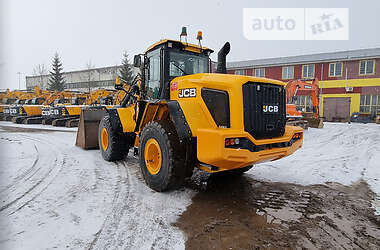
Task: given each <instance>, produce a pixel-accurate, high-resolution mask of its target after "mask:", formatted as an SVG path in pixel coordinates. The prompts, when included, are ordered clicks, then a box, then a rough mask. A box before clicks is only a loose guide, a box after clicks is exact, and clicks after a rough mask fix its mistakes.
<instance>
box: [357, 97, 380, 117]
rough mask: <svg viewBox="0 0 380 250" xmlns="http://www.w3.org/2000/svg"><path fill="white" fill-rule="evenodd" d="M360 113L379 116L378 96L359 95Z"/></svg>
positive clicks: (379, 99)
mask: <svg viewBox="0 0 380 250" xmlns="http://www.w3.org/2000/svg"><path fill="white" fill-rule="evenodd" d="M360 112H363V113H370V114H375V113H376V114H380V95H361V96H360Z"/></svg>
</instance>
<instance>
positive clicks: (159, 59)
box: [76, 28, 303, 191]
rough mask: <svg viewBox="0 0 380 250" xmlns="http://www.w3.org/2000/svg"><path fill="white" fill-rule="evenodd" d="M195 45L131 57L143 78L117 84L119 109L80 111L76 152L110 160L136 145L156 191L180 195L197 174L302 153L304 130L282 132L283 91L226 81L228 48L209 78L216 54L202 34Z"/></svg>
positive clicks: (256, 82)
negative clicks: (95, 152) (84, 150)
mask: <svg viewBox="0 0 380 250" xmlns="http://www.w3.org/2000/svg"><path fill="white" fill-rule="evenodd" d="M181 35H186V28H183V30H182V34H181ZM197 39H198V40H199V45H195V44H190V43H188V42H187V41H186V42H181V41H176V40H169V39H166V40H161V41H159V42H156V43H154V44H153V45H152V46H150V47H149V48H148V49H147V50H146V52H145V53H144V54H140V55H136V56H135V57H134V66H135V67H139V68H140V69H141V75H140V74H139V75H137V76H136V78H135V80H134V81H133V82H132V83H131V86H130V87H129V88H128V89H124V88H123V86H122V85H121V84H120V83H119V82H117V84H116V86H115V87H116V89H120V90H124V91H125V93H126V95H125V97H124V99H123V101H122V102H121V104H120V105H119V106H116V107H113V108H104V109H102V110H93V111H91V110H87V111H86V112H84V110H83V111H82V114H81V120H80V123H79V129H78V133H77V141H76V145H78V146H80V147H83V148H96V147H97V146H98V145H99V147H100V151H101V154H102V157H103V158H104V159H105V160H107V161H117V160H123V159H124V158H125V156H126V155H127V154H128V152H129V149H130V148H132V147H133V146H138V155H139V163H140V168H141V172H142V176H143V177H144V180H145V182H146V184H147V185H148V186H149V187H150V188H152V189H154V190H156V191H165V190H168V189H175V188H178V187H179V186H181V185H182V183H183V181H184V179H185V178H186V177H188V176H191V175H192V172H193V168H194V167H198V168H200V169H202V170H204V171H207V172H211V173H215V172H221V171H227V172H229V173H235V174H238V173H243V172H245V171H247V170H249V169H250V168H252V166H253V164H256V163H260V162H265V161H274V160H277V159H280V158H282V157H285V156H288V155H290V154H292V153H294V152H295V151H296V150H297V149H299V148H301V146H302V142H303V129H302V128H300V127H295V126H288V125H286V90H285V87H284V85H285V84H284V83H283V82H281V81H277V80H271V79H267V78H258V77H251V76H240V75H229V74H226V72H227V70H226V55H227V54H228V53H229V51H230V44H229V43H228V42H227V43H226V44H225V45H224V46H223V47H222V49H221V50H220V51H219V53H218V65H217V71H216V73H210V72H211V65H210V58H209V55H210V54H211V53H212V52H213V51H212V50H211V49H209V48H207V47H204V46H202V45H201V39H202V33H201V32H198V37H197ZM99 120H100V122H99ZM96 133H97V134H98V142H95V141H94V137H95V134H96Z"/></svg>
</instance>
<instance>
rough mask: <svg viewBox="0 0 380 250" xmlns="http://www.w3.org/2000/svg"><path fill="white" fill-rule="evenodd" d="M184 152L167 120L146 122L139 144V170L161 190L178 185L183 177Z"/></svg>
mask: <svg viewBox="0 0 380 250" xmlns="http://www.w3.org/2000/svg"><path fill="white" fill-rule="evenodd" d="M183 155H184V152H183V150H181V147H180V142H179V139H178V136H177V133H176V130H175V127H174V126H173V124H172V123H171V122H170V121H159V122H155V121H154V122H149V123H148V124H147V125H146V126H145V127H144V129H143V131H142V134H141V139H140V143H139V160H140V168H141V173H142V175H143V177H144V180H145V182H146V184H147V185H148V186H149V187H150V188H152V189H153V190H156V191H159V192H162V191H166V190H169V189H175V188H178V187H180V186H181V185H182V184H183V182H184V179H185V175H186V169H185V165H184V163H183Z"/></svg>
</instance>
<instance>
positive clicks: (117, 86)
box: [115, 77, 123, 90]
mask: <svg viewBox="0 0 380 250" xmlns="http://www.w3.org/2000/svg"><path fill="white" fill-rule="evenodd" d="M115 89H117V90H120V89H123V84H122V83H121V80H120V77H116V80H115Z"/></svg>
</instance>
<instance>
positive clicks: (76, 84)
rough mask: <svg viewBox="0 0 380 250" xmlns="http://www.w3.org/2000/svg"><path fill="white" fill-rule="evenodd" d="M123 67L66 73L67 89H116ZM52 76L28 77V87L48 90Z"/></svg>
mask: <svg viewBox="0 0 380 250" xmlns="http://www.w3.org/2000/svg"><path fill="white" fill-rule="evenodd" d="M120 68H121V66H111V67H103V68H95V69H90V70H79V71H71V72H64V73H63V77H64V79H65V81H66V84H65V89H67V90H70V91H86V92H87V91H88V90H89V89H90V90H95V89H99V88H104V89H114V84H115V79H116V77H117V76H118V73H119V70H120ZM137 72H139V69H137V68H135V69H134V73H135V74H137ZM49 78H50V75H44V76H27V77H26V87H27V89H33V88H34V86H38V87H39V88H41V89H46V88H48V86H49V85H48V83H49Z"/></svg>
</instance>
